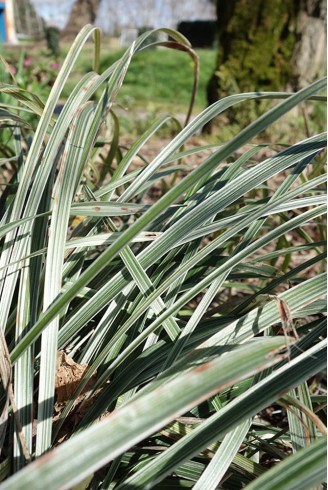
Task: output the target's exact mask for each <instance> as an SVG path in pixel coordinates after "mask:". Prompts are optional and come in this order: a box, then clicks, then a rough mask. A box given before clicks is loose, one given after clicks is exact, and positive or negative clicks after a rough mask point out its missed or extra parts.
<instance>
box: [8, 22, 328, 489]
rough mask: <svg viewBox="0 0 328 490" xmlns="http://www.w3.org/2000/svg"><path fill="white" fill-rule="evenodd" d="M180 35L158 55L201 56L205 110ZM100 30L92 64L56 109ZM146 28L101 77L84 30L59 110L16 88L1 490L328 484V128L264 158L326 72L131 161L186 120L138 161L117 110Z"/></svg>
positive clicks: (56, 91)
mask: <svg viewBox="0 0 328 490" xmlns="http://www.w3.org/2000/svg"><path fill="white" fill-rule="evenodd" d="M164 31H165V32H166V33H167V34H169V35H170V36H171V39H172V40H171V41H168V42H164V43H163V42H162V43H155V44H160V45H164V46H166V47H168V48H173V49H180V50H183V51H185V52H186V53H187V54H189V55H190V56H191V57H192V59H193V61H194V63H195V81H194V91H193V94H192V97H191V99H192V100H191V107H192V101H193V99H194V95H195V90H196V86H197V71H198V65H197V58H196V56H195V54H194V53H193V51H192V49H191V48H190V46H189V43H188V41H187V40H186V39H185V38H183V37H182V36H181V35H180V34H178V33H177V32H175V31H171V30H168V29H164ZM91 34H93V36H94V41H95V71H93V72H90V73H87V74H86V75H85V76H84V77H83V78H82V79H81V80H80V82H79V83H78V85H77V86H76V87H75V89H74V90H73V91H72V93H71V95H70V97H69V98H68V100H67V101H66V102H65V104H64V106H63V108H62V110H61V112H60V114H59V115H58V116H57V115H56V109H57V106H58V103H59V101H60V95H61V92H62V90H63V87H64V85H65V83H66V81H67V79H68V77H69V75H70V73H71V71H72V70H73V68H74V63H75V61H76V59H77V57H78V56H79V55H80V53H81V51H82V49H83V46H84V44H85V42H86V41H87V39H88V38H89V36H90V35H91ZM149 35H151V33H146V34H144V35H142V36H141V37H140V38H138V39H137V41H136V42H135V43H134V44H133V45H132V46H131V48H130V49H128V50H127V51H126V53H125V54H124V55H123V56H122V58H121V59H120V60H119V61H118V62H116V63H115V64H114V65H112V66H110V67H109V68H108V69H107V70H106V71H105V72H103V73H101V74H99V73H97V65H98V60H99V49H100V34H99V31H98V29H96V28H94V27H92V26H86V27H85V28H84V29H83V30H82V31H81V33H80V34H79V35H78V37H77V38H76V40H75V42H74V44H73V45H72V47H71V49H70V51H69V53H68V55H67V58H66V60H65V62H64V64H63V66H62V68H61V70H60V72H59V75H58V78H57V80H56V82H55V84H54V86H53V88H52V90H51V93H50V95H49V98H48V100H47V102H46V104H45V106H44V105H43V103H42V101H41V100H40V99H39V98H38V96H37V94H33V93H28V92H26V91H24V90H23V89H21V88H19V87H18V86H17V85H15V83H13V84H11V85H10V84H7V85H1V87H0V90H1V92H2V94H3V96H4V99H3V100H4V102H3V103H1V119H2V130H3V136H2V142H1V148H2V155H1V158H2V168H3V169H5V170H6V172H3V174H2V185H3V187H2V194H1V218H2V219H1V224H0V234H1V239H2V242H1V260H0V275H1V279H0V286H1V304H0V317H1V322H0V324H1V328H2V329H1V349H2V355H1V380H2V387H1V389H2V393H1V394H2V414H1V418H2V424H1V443H2V463H1V465H0V477H1V479H2V480H3V482H2V488H3V489H17V488H20V489H32V488H33V489H40V490H41V489H42V490H43V489H44V488H48V489H59V488H60V489H63V488H79V489H81V488H90V489H96V488H97V489H98V488H99V489H107V488H108V489H114V488H115V489H119V490H122V489H130V490H132V489H147V488H153V487H155V488H164V487H165V488H191V487H193V488H195V489H197V490H200V489H205V488H206V489H207V490H208V489H213V490H215V489H216V488H227V489H232V488H244V487H246V488H247V489H249V490H252V489H257V488H258V489H263V488H265V489H271V488H272V489H273V488H278V487H279V488H281V489H282V488H285V489H288V490H290V489H292V488H295V489H296V488H297V489H301V488H302V489H308V488H312V487H314V486H316V485H319V484H320V483H321V482H322V481H323V480H324V475H325V472H324V471H325V462H324V456H325V449H324V442H325V438H324V437H323V436H324V435H325V433H326V432H325V426H324V423H323V421H322V405H323V400H324V397H323V393H322V391H321V389H320V384H319V382H318V381H316V380H317V379H319V378H315V377H314V376H315V375H316V374H318V373H320V372H321V371H322V370H323V368H324V365H325V341H324V340H323V335H324V318H323V311H324V302H323V295H324V293H325V275H324V273H323V271H324V266H323V263H324V262H323V261H324V252H323V246H324V241H323V240H324V230H323V221H322V215H323V214H324V212H325V201H324V195H323V194H324V181H325V178H324V175H323V157H322V151H323V148H324V146H325V135H323V134H317V135H314V136H311V137H308V138H307V139H305V140H302V141H300V142H298V143H296V144H293V145H290V146H286V145H285V146H282V147H280V149H279V150H277V151H275V152H274V151H271V153H270V156H268V157H267V158H265V159H261V158H256V156H257V154H258V153H259V151H260V150H262V149H263V147H264V146H265V145H263V144H256V143H254V138H256V137H257V136H258V135H260V134H261V132H263V131H264V130H265V129H266V128H268V127H270V126H271V125H272V124H274V123H275V122H278V123H279V120H280V118H281V117H283V116H284V115H285V114H287V113H289V112H290V111H291V110H292V109H293V108H295V107H297V106H298V105H299V104H301V103H302V102H304V101H307V100H308V101H317V102H313V103H322V101H323V100H324V98H323V97H321V96H320V95H318V93H319V94H320V91H322V90H323V89H324V87H325V81H324V80H320V81H318V82H315V83H313V84H312V85H311V86H309V87H307V88H305V89H303V90H301V91H300V92H298V93H296V94H288V93H260V92H254V93H247V94H237V95H231V96H229V97H227V98H225V99H223V100H220V101H218V102H217V103H216V104H214V105H213V106H211V107H209V108H208V109H206V110H204V111H203V112H202V113H201V114H199V115H197V116H196V117H194V119H193V120H192V121H191V122H188V121H189V119H190V113H191V112H190V111H189V114H188V117H187V123H186V125H185V126H184V127H183V128H180V130H179V131H178V133H177V135H176V136H175V137H174V138H172V140H171V141H170V143H169V144H167V145H166V146H165V147H164V148H163V149H162V150H161V151H160V152H159V153H158V155H157V156H156V157H155V158H154V159H153V160H152V161H150V162H146V161H145V164H144V166H143V167H138V168H137V169H134V168H131V164H133V162H134V159H135V157H136V156H137V155H142V151H143V147H144V145H145V144H146V143H147V142H148V140H149V139H150V138H151V137H152V135H154V133H156V131H158V130H159V129H161V128H162V127H163V125H165V124H166V123H167V122H169V121H170V120H171V119H172V118H170V117H169V116H162V117H159V119H158V120H156V121H155V122H154V123H153V124H152V125H151V126H150V127H149V130H147V131H146V132H145V133H144V134H143V135H142V136H140V138H139V139H138V140H137V141H135V143H134V144H133V145H132V146H131V147H130V148H129V149H128V150H125V151H123V150H122V148H121V146H120V139H119V120H118V118H117V116H115V113H114V112H113V111H112V105H113V102H114V101H115V98H116V97H117V95H118V93H119V90H120V87H121V85H122V83H124V76H125V73H126V71H127V69H128V67H129V64H130V62H131V59H132V58H133V56H134V55H135V54H136V53H137V52H138V51H139V50H141V49H145V47H146V46H147V38H148V36H149ZM159 56H160V53H159ZM163 69H164V68H163ZM99 90H102V93H101V96H100V97H99V98H98V99H96V101H95V100H94V99H95V97H94V96H95V94H96V93H99ZM145 90H146V87H145ZM261 98H262V99H265V98H266V99H277V103H276V105H274V107H273V108H272V109H271V110H270V111H268V112H267V113H265V114H263V115H262V116H261V117H260V118H259V119H257V120H256V121H254V122H253V123H252V124H250V125H249V126H248V127H246V128H244V129H242V130H240V132H239V133H238V134H237V135H236V136H235V137H233V138H232V139H231V140H230V141H228V142H227V143H224V144H221V145H220V144H212V145H208V146H202V147H198V148H194V149H192V150H190V149H189V150H186V149H185V148H184V145H185V144H186V143H187V142H188V141H189V139H190V138H191V137H192V136H193V135H194V134H195V133H197V132H198V131H199V130H200V129H201V128H202V127H203V126H204V124H206V123H207V122H208V121H210V120H211V119H212V118H213V117H215V116H218V115H219V114H221V113H223V112H224V111H225V110H227V109H229V108H230V107H232V106H235V105H237V104H247V101H248V100H254V99H255V100H256V99H261ZM278 99H280V100H278ZM320 101H321V102H320ZM237 107H238V106H237ZM31 113H32V114H33V115H34V116H33V118H32V119H31ZM25 116H26V118H27V119H26V118H25ZM26 120H28V121H29V124H27V123H26ZM31 121H32V122H31ZM33 121H36V123H35V125H34V123H33ZM106 125H107V128H108V127H110V128H111V136H110V138H109V140H108V139H106V137H105V138H104V135H106V134H107V133H108V131H107V133H106V132H105V131H104V128H105V127H106ZM209 148H210V149H211V150H212V153H211V155H210V156H209V157H208V156H207V157H205V156H204V158H203V160H202V163H201V164H200V165H198V166H197V167H196V168H194V169H191V168H189V167H188V166H186V165H185V163H184V158H185V157H187V156H188V155H190V154H192V153H200V154H202V153H203V152H205V150H208V149H209ZM99 160H101V161H102V165H101V166H99V165H96V164H95V162H97V161H99ZM181 171H183V173H182V172H181ZM279 174H281V175H282V176H283V178H280V179H275V180H274V182H276V185H275V188H272V182H273V180H272V179H273V178H274V177H275V176H277V175H279ZM90 175H93V176H94V175H96V179H94V178H91V177H90ZM167 176H172V179H171V185H169V186H168V189H167V192H165V193H163V195H162V197H161V198H160V199H159V200H157V201H155V202H153V203H151V204H149V202H150V199H149V192H150V191H151V188H152V186H153V184H154V183H155V182H156V181H161V179H163V178H165V177H167ZM268 182H271V184H270V186H271V187H269V186H268ZM279 182H280V183H279ZM263 190H264V191H263ZM76 217H78V218H76ZM314 226H315V227H316V229H317V230H319V231H318V232H316V234H314V233H313V232H312V231H313V227H314ZM309 227H310V228H309ZM290 236H296V237H297V240H296V242H295V243H291V242H290ZM304 254H305V255H304ZM302 257H304V259H303V260H298V263H297V265H295V264H296V262H295V258H296V259H300V258H301V259H302ZM278 258H280V259H281V258H284V260H282V261H281V260H280V262H279V264H280V265H279V266H275V264H276V261H277V259H278ZM281 264H282V265H281ZM309 269H310V270H311V271H312V274H310V275H309V274H307V271H308V270H309ZM313 271H315V273H313ZM219 295H220V296H219ZM195 299H197V301H195ZM308 380H312V382H311V384H309V383H308ZM272 406H275V407H283V409H284V410H286V412H282V409H281V410H280V413H286V416H285V418H282V419H281V420H280V423H279V424H278V425H275V424H273V422H272V420H273V419H270V420H269V421H268V422H265V421H264V418H263V416H262V415H261V413H262V411H263V410H264V409H265V408H266V407H272ZM54 447H56V448H55V449H54ZM45 453H46V454H45ZM266 460H268V461H270V465H269V466H271V465H272V463H273V461H274V464H273V466H272V468H270V469H268V465H266V464H265V461H266Z"/></svg>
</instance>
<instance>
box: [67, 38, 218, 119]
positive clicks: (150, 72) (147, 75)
mask: <svg viewBox="0 0 328 490" xmlns="http://www.w3.org/2000/svg"><path fill="white" fill-rule="evenodd" d="M121 54H122V50H119V51H117V52H114V53H113V52H110V53H109V54H106V53H104V52H102V56H101V71H103V70H104V69H105V68H107V67H108V66H110V64H112V63H113V62H114V61H115V60H116V59H118V58H119V57H120V55H121ZM197 54H198V56H199V61H200V76H199V89H198V94H197V98H196V108H197V110H201V109H203V108H204V107H206V84H207V82H208V79H209V77H210V76H211V73H212V71H213V68H214V64H215V55H216V53H215V50H209V49H202V50H197ZM89 69H91V53H90V55H88V56H86V57H85V56H84V57H82V58H81V59H80V61H79V62H78V64H77V67H76V71H75V75H76V76H77V77H78V76H79V75H80V74H81V73H83V72H86V71H88V70H89ZM192 83H193V62H192V60H191V58H190V57H189V56H188V55H187V54H186V53H183V52H180V51H176V50H172V49H165V48H157V49H152V50H148V51H142V52H140V53H138V54H137V55H135V56H134V57H133V59H132V61H131V64H130V67H129V70H128V72H127V75H126V79H125V81H124V84H123V87H122V89H121V91H120V94H119V97H118V102H120V103H121V104H122V105H124V106H127V107H135V106H139V107H144V108H145V109H146V110H149V109H151V108H154V109H155V108H158V107H163V108H164V107H166V108H170V109H171V108H172V107H174V108H175V110H180V111H182V112H184V111H185V110H186V107H187V105H188V103H189V100H190V95H191V90H192ZM71 87H72V85H70V84H69V85H68V87H67V92H70V89H71Z"/></svg>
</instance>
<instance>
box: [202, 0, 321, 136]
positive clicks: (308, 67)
mask: <svg viewBox="0 0 328 490" xmlns="http://www.w3.org/2000/svg"><path fill="white" fill-rule="evenodd" d="M217 16H218V39H219V46H218V53H217V62H216V69H215V72H214V73H213V75H212V77H211V79H210V80H209V82H208V85H207V98H208V103H209V104H212V103H214V102H215V101H217V100H219V99H220V98H222V97H225V96H227V95H230V94H233V93H238V92H249V91H256V90H259V91H262V90H285V89H287V88H289V89H293V90H297V89H298V88H300V87H302V86H304V85H306V84H307V83H309V82H311V81H313V80H314V79H315V78H316V77H318V76H319V75H320V74H321V73H322V72H324V69H325V64H324V63H325V49H326V4H325V2H324V0H274V1H273V2H267V1H265V0H230V1H227V0H217ZM259 105H261V104H260V103H257V102H255V101H254V103H253V104H251V105H247V108H246V107H244V108H243V107H242V106H239V108H238V111H237V110H235V111H234V110H231V111H230V113H229V117H230V119H232V120H236V122H239V123H242V124H245V123H248V122H249V120H250V119H251V118H252V117H253V116H254V114H255V113H256V112H257V111H258V106H259ZM250 106H251V110H250ZM204 131H205V132H211V125H207V126H206V127H205V128H204Z"/></svg>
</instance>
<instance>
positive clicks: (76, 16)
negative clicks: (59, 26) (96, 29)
mask: <svg viewBox="0 0 328 490" xmlns="http://www.w3.org/2000/svg"><path fill="white" fill-rule="evenodd" d="M99 6H100V0H76V2H75V3H74V5H73V8H72V11H71V14H70V16H69V19H68V22H67V24H66V27H65V29H64V30H63V31H62V37H63V38H66V39H73V38H75V37H76V36H77V34H78V33H79V32H80V30H81V28H82V27H83V26H85V25H86V24H94V22H95V20H96V17H97V13H98V10H99Z"/></svg>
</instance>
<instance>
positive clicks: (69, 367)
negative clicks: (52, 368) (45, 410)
mask: <svg viewBox="0 0 328 490" xmlns="http://www.w3.org/2000/svg"><path fill="white" fill-rule="evenodd" d="M88 367H89V366H88V364H78V363H76V362H75V361H73V359H72V358H71V357H69V356H68V355H67V354H65V352H64V351H59V352H57V363H56V380H55V389H56V395H57V403H58V404H60V403H63V402H65V401H67V400H69V399H70V398H71V396H72V395H73V393H74V392H75V390H76V388H77V385H78V383H79V382H80V380H81V378H82V377H83V376H84V374H85V372H86V371H87V369H88ZM93 384H94V377H93V378H91V379H90V381H89V382H88V384H87V385H86V387H85V389H84V390H83V392H84V393H85V392H86V391H89V390H90V388H91V387H92V386H93ZM79 398H80V397H79Z"/></svg>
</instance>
